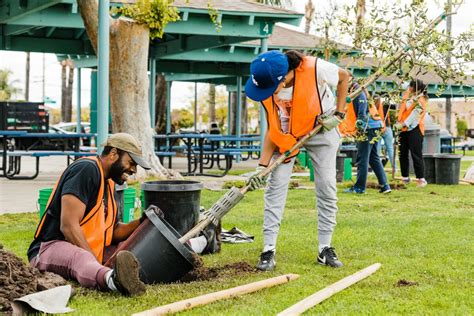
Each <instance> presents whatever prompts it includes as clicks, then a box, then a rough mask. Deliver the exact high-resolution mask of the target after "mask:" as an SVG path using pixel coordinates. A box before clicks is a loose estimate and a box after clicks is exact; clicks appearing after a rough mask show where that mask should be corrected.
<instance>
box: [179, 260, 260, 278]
mask: <svg viewBox="0 0 474 316" xmlns="http://www.w3.org/2000/svg"><path fill="white" fill-rule="evenodd" d="M252 272H257V270H256V269H255V268H254V267H253V266H251V265H250V264H249V263H248V262H244V261H240V262H234V263H230V264H226V265H224V266H222V267H213V268H206V267H205V266H204V265H200V266H198V267H196V268H195V269H194V270H191V271H190V272H188V273H187V274H186V275H185V276H184V277H183V278H182V279H181V282H192V281H206V280H211V279H215V278H218V277H224V276H237V275H242V274H246V273H252Z"/></svg>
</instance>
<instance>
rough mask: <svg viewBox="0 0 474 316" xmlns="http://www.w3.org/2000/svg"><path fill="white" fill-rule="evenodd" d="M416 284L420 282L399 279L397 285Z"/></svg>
mask: <svg viewBox="0 0 474 316" xmlns="http://www.w3.org/2000/svg"><path fill="white" fill-rule="evenodd" d="M416 285H418V282H415V281H408V280H405V279H401V280H398V282H397V285H396V286H397V287H402V286H416Z"/></svg>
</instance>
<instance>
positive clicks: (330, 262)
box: [317, 247, 343, 268]
mask: <svg viewBox="0 0 474 316" xmlns="http://www.w3.org/2000/svg"><path fill="white" fill-rule="evenodd" d="M317 262H318V263H319V264H322V265H326V266H330V267H333V268H340V267H342V266H343V264H342V262H341V261H339V259H338V258H337V255H336V251H335V250H334V248H333V247H324V249H323V251H321V253H320V254H319V255H318V259H317Z"/></svg>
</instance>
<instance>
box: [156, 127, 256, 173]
mask: <svg viewBox="0 0 474 316" xmlns="http://www.w3.org/2000/svg"><path fill="white" fill-rule="evenodd" d="M154 137H155V145H156V154H157V155H158V156H160V155H161V156H163V155H165V154H166V153H173V154H174V155H175V154H176V152H177V151H179V150H183V151H184V152H185V154H186V157H187V162H188V166H187V167H188V168H187V172H186V173H185V174H184V175H205V176H212V177H222V176H224V175H226V174H227V173H228V172H229V170H230V169H231V168H232V161H233V159H234V158H235V157H240V156H241V155H242V153H243V152H248V151H257V150H258V151H260V149H259V147H258V149H257V147H256V146H252V148H250V147H248V145H246V146H247V148H245V147H241V144H242V143H246V144H248V143H249V142H255V141H259V140H260V138H259V137H258V136H253V137H237V136H229V135H218V134H198V133H186V134H159V135H155V136H154ZM173 139H179V140H182V141H183V143H184V147H182V146H172V145H171V142H170V140H173ZM160 140H161V142H160ZM162 140H166V141H167V144H166V145H164V146H163V145H162V144H160V143H162ZM168 158H169V159H170V161H171V156H168ZM222 162H224V165H222ZM215 164H216V165H217V166H218V168H219V169H220V170H222V171H223V172H222V173H220V174H213V173H208V172H204V169H212V168H213V167H214V165H215ZM170 165H171V162H170Z"/></svg>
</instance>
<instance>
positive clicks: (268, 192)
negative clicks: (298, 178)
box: [245, 51, 349, 271]
mask: <svg viewBox="0 0 474 316" xmlns="http://www.w3.org/2000/svg"><path fill="white" fill-rule="evenodd" d="M250 74H251V76H250V78H249V80H248V81H247V83H246V85H245V92H246V94H247V96H248V97H249V98H250V99H252V100H254V101H259V102H262V104H263V106H264V108H265V111H266V114H267V122H268V131H267V133H266V135H265V141H264V144H263V151H262V154H261V157H260V161H259V166H258V167H257V169H256V171H255V173H254V174H253V175H252V176H251V177H250V178H249V180H248V181H247V183H248V184H249V185H250V190H254V189H256V188H258V187H260V186H263V185H264V184H265V182H266V179H264V178H262V177H260V176H258V173H259V172H260V171H261V170H262V169H264V168H265V167H267V166H268V164H269V163H270V161H271V159H272V157H273V158H274V159H275V158H276V157H278V156H279V154H282V153H285V152H286V151H288V150H289V149H290V148H291V147H292V146H293V145H294V144H295V143H296V142H297V141H298V138H301V137H303V136H305V135H307V134H308V133H309V132H310V131H311V130H312V129H313V127H314V126H315V125H316V124H317V123H318V121H319V123H320V124H322V126H323V129H322V132H320V133H318V134H317V135H315V136H314V137H313V138H311V139H310V140H309V141H308V142H307V143H306V144H305V145H304V146H305V148H306V150H307V151H308V153H309V155H310V157H311V161H312V163H313V166H314V172H315V185H316V197H317V210H318V241H319V249H318V256H317V262H318V263H319V264H322V265H327V266H330V267H336V268H337V267H341V266H342V263H341V261H339V259H338V257H337V255H336V252H335V250H334V248H333V247H332V246H331V241H332V234H333V231H334V227H335V226H336V213H337V210H338V209H337V195H336V192H337V188H336V156H337V149H338V147H339V140H340V136H339V134H338V132H337V129H336V127H337V125H339V123H340V122H341V120H342V119H343V118H344V113H343V111H344V106H345V101H346V95H347V90H348V84H349V73H348V72H347V71H346V70H343V69H341V68H339V67H338V66H336V65H335V64H332V63H329V62H326V61H324V60H322V59H318V58H316V57H312V56H305V55H303V54H301V53H299V52H296V51H289V52H286V54H283V53H281V52H279V51H269V52H266V53H263V54H260V55H259V56H258V57H257V58H256V59H255V60H254V61H252V64H251V65H250ZM331 88H336V89H337V101H336V104H334V99H335V98H334V95H333V93H332V91H331ZM276 150H277V152H276V153H275V151H276ZM278 152H279V153H278ZM297 154H298V150H296V151H295V152H292V153H291V155H289V156H288V158H287V160H286V163H283V164H281V165H279V166H278V167H277V168H276V169H275V170H273V172H272V173H271V175H270V177H269V180H268V185H267V186H266V188H265V194H264V204H265V208H264V223H263V235H264V247H263V251H262V253H261V254H260V260H259V262H258V264H257V269H259V270H262V271H272V270H273V269H274V268H275V264H276V261H275V253H276V244H277V237H278V232H279V230H280V223H281V220H282V217H283V211H284V209H285V203H286V196H287V193H288V183H289V181H290V177H291V173H292V170H293V164H294V162H295V156H296V155H297Z"/></svg>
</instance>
